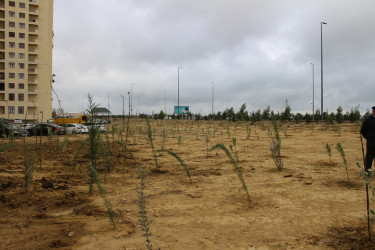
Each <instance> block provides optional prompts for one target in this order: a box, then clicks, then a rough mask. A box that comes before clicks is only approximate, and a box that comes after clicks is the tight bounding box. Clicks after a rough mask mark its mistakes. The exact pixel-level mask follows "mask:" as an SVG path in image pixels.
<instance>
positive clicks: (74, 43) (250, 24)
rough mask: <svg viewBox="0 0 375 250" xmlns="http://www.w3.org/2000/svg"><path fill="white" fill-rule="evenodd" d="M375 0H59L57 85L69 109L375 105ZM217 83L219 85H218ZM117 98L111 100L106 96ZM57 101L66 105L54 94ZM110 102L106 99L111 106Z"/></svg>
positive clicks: (118, 110) (278, 108)
mask: <svg viewBox="0 0 375 250" xmlns="http://www.w3.org/2000/svg"><path fill="white" fill-rule="evenodd" d="M374 13H375V1H373V0H361V1H358V0H329V1H327V0H325V1H323V0H304V1H301V0H272V1H271V0H199V1H198V0H106V1H103V0H54V34H55V36H54V49H53V73H54V74H56V77H55V83H54V85H53V86H54V90H55V91H56V93H57V94H58V95H59V98H60V99H61V105H62V107H63V108H64V110H65V112H78V111H82V109H86V108H87V95H88V93H90V94H91V95H92V96H93V98H94V101H95V103H96V104H99V106H102V107H108V103H109V107H110V110H111V111H112V113H113V114H122V97H121V95H123V96H124V97H125V113H128V105H129V98H128V92H129V91H131V92H132V95H131V96H132V103H133V110H134V111H133V114H135V113H136V112H140V113H152V112H155V113H159V112H160V111H161V110H163V111H164V108H165V104H166V109H167V113H168V114H171V113H172V112H173V106H174V105H176V106H177V94H178V88H177V87H178V67H182V69H180V70H179V73H180V74H179V75H180V78H179V79H180V81H179V82H180V84H179V85H180V91H179V94H180V95H179V96H180V106H183V105H186V106H190V111H191V112H193V113H201V114H208V113H211V111H212V92H213V89H214V112H215V113H216V112H218V111H223V110H225V109H226V108H228V107H229V108H230V107H233V108H234V109H235V111H237V110H238V109H239V108H240V106H241V105H242V104H243V103H246V105H247V110H248V111H250V112H251V111H256V110H258V109H261V110H263V109H265V108H267V106H268V105H269V106H270V107H271V110H274V111H276V112H279V111H283V110H284V109H285V105H286V104H285V103H286V100H288V103H289V105H290V106H291V109H292V112H293V113H297V112H302V113H305V112H309V113H311V112H312V102H313V98H312V97H313V73H312V72H313V66H312V65H311V64H310V63H313V64H314V68H315V71H314V72H315V74H314V76H315V77H314V78H315V81H314V82H315V88H314V90H315V91H314V92H315V99H314V100H315V102H314V106H315V109H320V108H321V105H320V101H321V94H320V91H321V88H320V86H321V80H320V79H321V63H320V61H321V56H320V52H321V46H320V44H321V43H320V42H321V22H326V23H327V25H323V59H324V61H323V66H324V70H323V73H324V95H323V96H324V111H327V110H328V111H329V112H336V109H337V107H338V106H342V107H343V109H344V111H347V110H350V109H351V108H352V107H355V106H358V105H360V110H361V112H363V111H365V110H366V109H371V107H372V106H374V105H375V95H374V94H375V93H374V92H375V29H374V25H375V14H374ZM212 82H213V83H212ZM108 97H109V98H108ZM53 98H54V101H53V108H57V107H58V102H57V98H56V96H55V95H54V96H53ZM108 100H109V101H108Z"/></svg>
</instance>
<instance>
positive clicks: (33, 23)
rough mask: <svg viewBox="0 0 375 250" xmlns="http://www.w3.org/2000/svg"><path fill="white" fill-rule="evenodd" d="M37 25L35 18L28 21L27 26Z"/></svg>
mask: <svg viewBox="0 0 375 250" xmlns="http://www.w3.org/2000/svg"><path fill="white" fill-rule="evenodd" d="M38 24H39V22H38V18H37V17H35V18H30V19H29V25H38Z"/></svg>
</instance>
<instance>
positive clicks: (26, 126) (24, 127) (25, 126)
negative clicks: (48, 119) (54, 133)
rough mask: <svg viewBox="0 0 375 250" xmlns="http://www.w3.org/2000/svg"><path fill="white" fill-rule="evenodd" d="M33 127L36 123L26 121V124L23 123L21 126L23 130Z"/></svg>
mask: <svg viewBox="0 0 375 250" xmlns="http://www.w3.org/2000/svg"><path fill="white" fill-rule="evenodd" d="M32 127H34V124H29V123H25V124H22V125H21V126H20V127H19V128H20V129H21V130H27V129H29V128H32Z"/></svg>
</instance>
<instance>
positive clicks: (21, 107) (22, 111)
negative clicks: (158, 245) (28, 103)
mask: <svg viewBox="0 0 375 250" xmlns="http://www.w3.org/2000/svg"><path fill="white" fill-rule="evenodd" d="M24 112H25V108H24V107H23V106H18V114H20V115H22V114H23V113H24Z"/></svg>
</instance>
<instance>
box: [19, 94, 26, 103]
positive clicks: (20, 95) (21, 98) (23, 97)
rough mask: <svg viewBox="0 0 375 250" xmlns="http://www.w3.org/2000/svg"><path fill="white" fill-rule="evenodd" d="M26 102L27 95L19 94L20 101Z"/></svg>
mask: <svg viewBox="0 0 375 250" xmlns="http://www.w3.org/2000/svg"><path fill="white" fill-rule="evenodd" d="M24 100H25V94H18V101H20V102H23V101H24Z"/></svg>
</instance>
